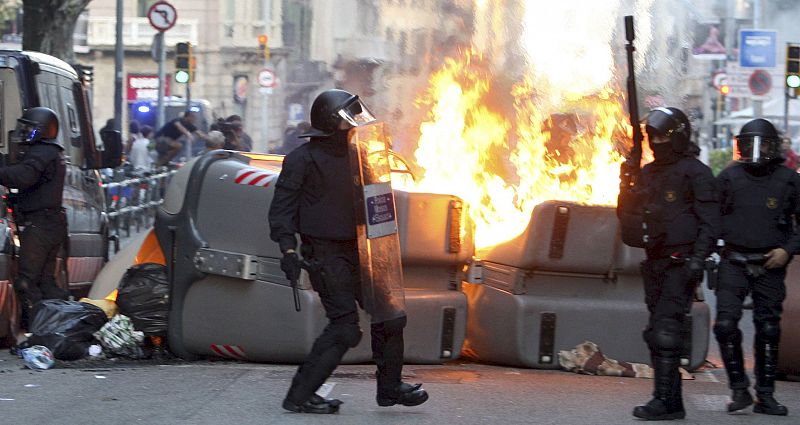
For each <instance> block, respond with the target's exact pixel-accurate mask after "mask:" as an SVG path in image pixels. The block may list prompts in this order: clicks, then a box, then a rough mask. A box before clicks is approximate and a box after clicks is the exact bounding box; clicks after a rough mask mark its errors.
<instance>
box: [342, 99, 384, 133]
mask: <svg viewBox="0 0 800 425" xmlns="http://www.w3.org/2000/svg"><path fill="white" fill-rule="evenodd" d="M337 114H338V115H339V117H340V118H341V119H343V120H345V121H346V122H347V123H348V124H350V125H352V126H353V127H360V126H362V125H366V124H369V123H371V122H375V121H376V120H375V116H374V115H372V112H370V111H369V109H368V108H367V105H365V104H364V103H363V102H362V101H361V99H359V98H358V96H353V98H352V99H350V101H348V102H347V103H345V104H344V106H342V108H341V109H339V112H338V113H337Z"/></svg>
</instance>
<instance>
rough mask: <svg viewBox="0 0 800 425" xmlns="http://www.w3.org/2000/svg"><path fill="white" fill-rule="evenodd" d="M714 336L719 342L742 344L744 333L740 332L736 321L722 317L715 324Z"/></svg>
mask: <svg viewBox="0 0 800 425" xmlns="http://www.w3.org/2000/svg"><path fill="white" fill-rule="evenodd" d="M714 336H716V337H717V341H719V342H731V343H735V344H737V343H738V344H740V343H741V342H742V331H741V330H739V327H738V324H737V321H736V320H733V319H730V318H727V317H722V318H717V321H716V323H714Z"/></svg>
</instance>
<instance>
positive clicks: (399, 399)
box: [375, 382, 428, 407]
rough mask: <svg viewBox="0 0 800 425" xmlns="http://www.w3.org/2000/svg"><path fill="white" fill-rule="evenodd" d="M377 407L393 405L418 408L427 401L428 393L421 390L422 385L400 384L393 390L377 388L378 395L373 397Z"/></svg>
mask: <svg viewBox="0 0 800 425" xmlns="http://www.w3.org/2000/svg"><path fill="white" fill-rule="evenodd" d="M375 401H377V402H378V406H381V407H388V406H394V405H395V404H402V405H403V406H419V405H420V404H422V403H425V402H426V401H428V392H427V391H425V390H424V389H422V384H414V385H411V384H406V383H405V382H401V383H400V384H399V385H397V386H395V387H394V388H393V389H386V388H381V387H380V385H379V386H378V395H377V396H376V397H375Z"/></svg>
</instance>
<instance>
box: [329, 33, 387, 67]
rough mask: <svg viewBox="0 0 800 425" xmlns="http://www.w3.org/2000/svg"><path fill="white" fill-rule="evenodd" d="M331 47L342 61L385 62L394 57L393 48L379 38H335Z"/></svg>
mask: <svg viewBox="0 0 800 425" xmlns="http://www.w3.org/2000/svg"><path fill="white" fill-rule="evenodd" d="M333 47H334V51H335V52H336V53H337V54H338V55H339V57H341V58H342V59H343V60H354V61H365V62H387V61H391V60H392V59H394V58H395V56H396V52H395V51H394V49H393V48H392V47H393V46H392V45H391V44H389V43H388V42H387V41H386V40H384V39H382V38H379V37H368V36H360V37H347V38H336V39H334V44H333Z"/></svg>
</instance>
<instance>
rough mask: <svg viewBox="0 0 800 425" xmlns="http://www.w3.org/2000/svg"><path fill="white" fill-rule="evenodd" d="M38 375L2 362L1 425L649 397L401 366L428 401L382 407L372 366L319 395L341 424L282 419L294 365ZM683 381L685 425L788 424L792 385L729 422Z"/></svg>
mask: <svg viewBox="0 0 800 425" xmlns="http://www.w3.org/2000/svg"><path fill="white" fill-rule="evenodd" d="M64 366H65V365H57V368H54V369H50V370H46V371H32V370H28V369H25V368H23V365H22V361H21V360H19V359H16V358H15V357H13V356H11V355H10V354H9V353H8V352H7V351H4V352H3V353H2V354H0V419H2V423H7V424H12V423H13V424H103V425H107V424H112V423H121V424H132V423H143V424H311V423H314V424H317V423H319V424H326V423H337V424H378V423H381V424H463V425H466V424H500V423H506V424H621V423H635V422H638V420H636V419H634V418H633V417H632V416H631V414H630V413H631V409H632V408H633V406H634V405H635V404H637V403H642V402H645V401H646V400H647V399H648V398H649V393H650V391H651V385H652V381H651V380H649V379H636V378H616V377H598V376H588V375H577V374H573V373H569V372H561V371H544V370H532V369H518V368H509V367H501V366H491V365H483V364H475V363H469V362H452V363H448V364H445V365H434V366H431V365H407V366H406V369H405V375H406V379H407V380H408V381H412V382H424V384H425V385H424V386H425V388H426V389H427V390H428V391H429V392H430V394H431V399H430V400H429V401H428V402H427V403H425V404H423V405H421V406H418V407H414V408H411V407H397V406H395V407H389V408H382V407H378V406H377V405H376V404H375V401H374V395H375V390H374V386H375V384H374V380H373V379H372V376H373V375H372V374H373V371H374V367H373V366H370V365H351V366H342V367H340V368H338V369H337V371H336V373H335V374H334V376H333V377H332V378H331V379H330V380H329V381H328V383H327V384H326V386H325V387H324V388H323V390H324V391H325V392H327V393H328V396H332V397H337V398H340V399H341V400H343V401H344V405H343V406H342V408H341V411H340V413H339V414H337V415H308V414H294V413H289V412H286V411H284V410H282V409H281V408H280V403H281V400H282V399H283V396H284V394H285V391H286V389H287V388H288V386H289V382H290V380H291V377H292V374H293V373H294V369H295V367H294V366H291V365H270V364H254V363H238V362H229V361H199V362H182V361H177V360H172V361H165V362H151V361H146V362H135V361H80V362H78V364H72V365H66V366H67V367H64ZM694 377H695V379H694V380H691V381H684V394H685V404H686V408H687V415H688V416H687V419H685V420H683V421H681V423H687V424H796V423H798V419H797V415H800V383H798V382H785V381H781V382H779V383H778V391H777V394H776V395H777V396H778V398H779V399H780V400H781V401H783V402H784V403H785V404H786V405H787V407H788V408H789V411H790V416H788V417H767V416H764V415H757V414H754V413H748V414H743V415H735V416H732V415H728V414H726V413H725V412H724V411H723V410H724V404H725V402H726V398H727V395H728V390H727V388H726V385H725V384H724V373H723V371H722V370H720V369H712V370H706V371H701V372H698V373H695V375H694Z"/></svg>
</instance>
